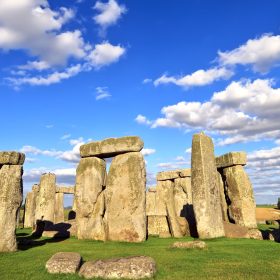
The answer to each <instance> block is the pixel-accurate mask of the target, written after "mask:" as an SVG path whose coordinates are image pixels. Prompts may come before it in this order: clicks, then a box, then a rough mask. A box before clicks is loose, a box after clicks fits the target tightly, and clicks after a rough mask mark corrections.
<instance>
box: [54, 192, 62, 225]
mask: <svg viewBox="0 0 280 280" xmlns="http://www.w3.org/2000/svg"><path fill="white" fill-rule="evenodd" d="M54 222H55V223H56V224H57V223H62V222H64V194H63V193H56V194H55V209H54Z"/></svg>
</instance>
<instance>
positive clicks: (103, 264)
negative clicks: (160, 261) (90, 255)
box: [79, 256, 156, 279]
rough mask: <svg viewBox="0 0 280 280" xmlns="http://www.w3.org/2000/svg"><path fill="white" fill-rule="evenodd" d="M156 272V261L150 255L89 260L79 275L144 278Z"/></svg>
mask: <svg viewBox="0 0 280 280" xmlns="http://www.w3.org/2000/svg"><path fill="white" fill-rule="evenodd" d="M155 273H156V263H155V261H154V260H153V259H152V258H150V257H145V256H139V257H127V258H119V259H109V260H98V261H89V262H86V263H84V264H83V265H82V267H81V269H80V272H79V275H80V276H83V277H85V278H86V279H90V278H98V277H100V278H103V279H121V278H128V279H142V278H151V277H153V276H154V275H155Z"/></svg>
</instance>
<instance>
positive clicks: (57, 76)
mask: <svg viewBox="0 0 280 280" xmlns="http://www.w3.org/2000/svg"><path fill="white" fill-rule="evenodd" d="M81 71H82V66H81V65H80V64H77V65H74V66H71V67H69V68H66V69H65V70H64V71H63V72H54V73H51V74H49V75H47V76H46V77H43V76H34V77H28V76H27V77H24V78H6V80H7V81H8V82H10V83H11V84H12V85H13V86H21V85H24V84H28V85H31V86H42V85H44V86H48V85H51V84H56V83H59V82H61V81H62V80H66V79H69V78H71V77H73V76H76V75H77V74H79V73H80V72H81Z"/></svg>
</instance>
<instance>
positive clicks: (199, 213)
mask: <svg viewBox="0 0 280 280" xmlns="http://www.w3.org/2000/svg"><path fill="white" fill-rule="evenodd" d="M191 166H192V177H191V182H192V199H193V208H194V214H195V219H196V225H197V232H198V235H199V237H200V238H215V237H220V236H224V227H223V219H222V209H221V202H220V192H219V182H218V176H217V168H216V163H215V156H214V145H213V142H212V139H211V138H210V137H208V136H206V135H205V134H204V133H199V134H194V136H193V140H192V159H191Z"/></svg>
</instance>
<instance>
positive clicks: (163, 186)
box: [157, 180, 183, 237]
mask: <svg viewBox="0 0 280 280" xmlns="http://www.w3.org/2000/svg"><path fill="white" fill-rule="evenodd" d="M174 185H175V184H174V182H173V181H171V180H166V181H158V185H157V192H158V195H159V197H160V198H161V200H162V201H164V202H165V205H166V210H167V217H168V222H169V227H170V232H171V234H172V236H173V237H182V236H183V232H182V230H181V227H180V223H179V220H178V215H177V213H176V208H175V201H174V187H175V186H174Z"/></svg>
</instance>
